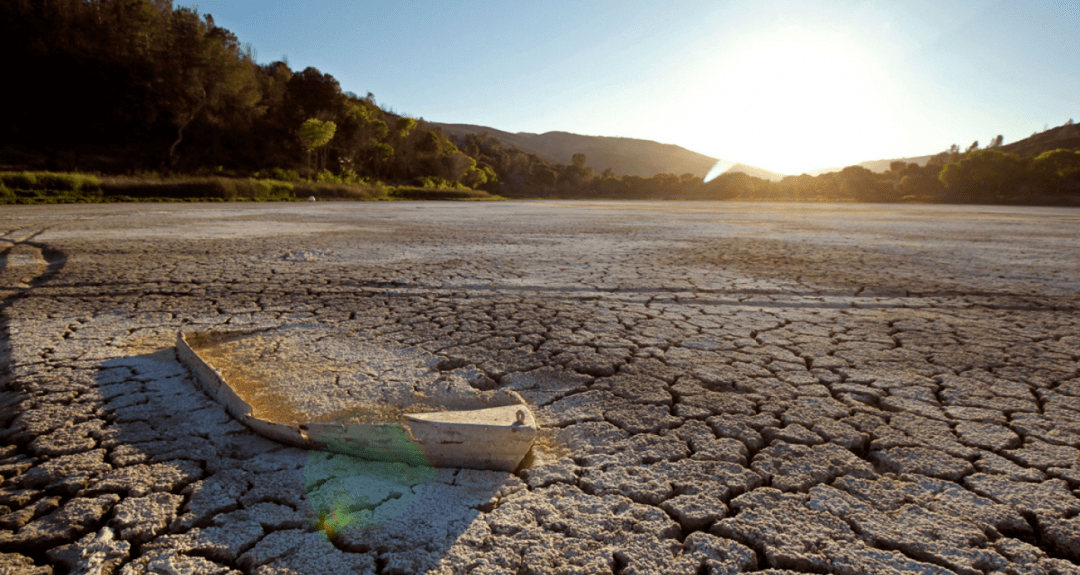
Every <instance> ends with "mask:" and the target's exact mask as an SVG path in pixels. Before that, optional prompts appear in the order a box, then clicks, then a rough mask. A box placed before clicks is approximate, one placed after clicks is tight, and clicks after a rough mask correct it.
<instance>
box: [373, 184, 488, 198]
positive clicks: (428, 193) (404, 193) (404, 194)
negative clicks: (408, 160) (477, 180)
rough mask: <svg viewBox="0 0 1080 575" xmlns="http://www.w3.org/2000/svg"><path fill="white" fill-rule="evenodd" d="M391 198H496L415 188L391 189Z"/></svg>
mask: <svg viewBox="0 0 1080 575" xmlns="http://www.w3.org/2000/svg"><path fill="white" fill-rule="evenodd" d="M390 197H392V198H397V199H401V200H485V199H494V198H495V196H492V195H491V194H489V193H487V192H484V191H480V190H469V189H464V190H440V189H431V188H417V187H414V186H396V187H393V188H390Z"/></svg>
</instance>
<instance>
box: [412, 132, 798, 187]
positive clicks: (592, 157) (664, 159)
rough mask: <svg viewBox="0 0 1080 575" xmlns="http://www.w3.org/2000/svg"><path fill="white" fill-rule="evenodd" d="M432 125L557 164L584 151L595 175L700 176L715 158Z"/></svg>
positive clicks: (616, 142) (760, 173)
mask: <svg viewBox="0 0 1080 575" xmlns="http://www.w3.org/2000/svg"><path fill="white" fill-rule="evenodd" d="M428 124H429V125H430V126H432V127H438V128H442V130H443V133H445V134H446V135H447V136H451V137H454V136H456V137H458V138H462V137H464V136H465V135H467V134H477V135H482V134H484V133H485V132H486V133H487V135H488V136H492V137H495V138H498V139H499V140H500V141H502V142H503V144H504V145H505V146H509V147H514V148H517V149H519V150H521V151H522V152H527V153H530V154H536V155H537V156H540V157H541V158H543V159H545V160H547V161H549V162H554V163H558V164H569V163H570V162H571V158H572V157H573V155H574V154H585V157H586V158H588V162H587V165H588V166H589V167H591V168H592V169H593V170H594V171H595V172H596V173H597V174H599V173H600V172H603V171H604V170H605V169H607V168H611V171H613V172H615V175H617V176H626V175H633V176H641V177H645V178H648V177H651V176H654V175H656V174H662V173H668V174H675V175H682V174H688V173H689V174H694V175H695V176H697V177H699V178H700V177H704V176H705V174H706V173H708V171H709V169H711V168H712V167H713V165H714V164H716V162H717V159H716V158H712V157H709V156H706V155H704V154H699V153H697V152H693V151H691V150H687V149H686V148H683V147H681V146H676V145H673V144H661V143H659V142H654V141H652V140H638V139H635V138H617V137H610V136H583V135H580V134H571V133H569V132H545V133H543V134H532V133H528V132H518V133H511V132H504V131H502V130H496V129H495V128H489V127H487V126H476V125H473V124H441V123H438V122H428ZM728 171H734V172H745V173H746V174H749V175H751V176H755V177H758V178H762V179H771V180H779V179H781V178H783V175H781V174H777V173H775V172H770V171H768V170H764V169H761V168H756V167H754V166H748V165H745V164H735V165H734V166H732V168H731V169H730V170H728Z"/></svg>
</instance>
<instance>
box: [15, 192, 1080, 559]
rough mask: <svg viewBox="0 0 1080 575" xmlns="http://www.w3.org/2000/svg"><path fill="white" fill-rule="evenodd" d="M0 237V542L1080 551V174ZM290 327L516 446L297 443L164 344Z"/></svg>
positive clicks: (474, 553)
mask: <svg viewBox="0 0 1080 575" xmlns="http://www.w3.org/2000/svg"><path fill="white" fill-rule="evenodd" d="M0 266H2V267H0V573H4V574H7V573H20V574H21V573H27V574H42V575H44V574H54V575H63V574H65V573H71V574H74V573H79V574H91V573H93V574H99V575H109V574H123V575H136V574H143V573H162V574H166V573H167V574H176V573H184V574H192V575H204V574H206V575H208V574H223V573H230V574H231V573H245V574H248V573H250V574H259V575H283V574H290V573H295V574H318V575H332V574H337V573H342V574H344V573H350V574H352V573H361V574H363V573H384V574H402V573H406V574H408V573H432V574H458V573H461V574H465V573H470V574H477V575H480V574H494V573H521V574H538V575H540V574H543V575H547V574H552V575H554V574H564V573H565V574H570V573H616V574H622V573H625V574H631V573H650V574H651V573H672V574H684V573H685V574H688V575H696V574H699V573H717V574H718V573H741V572H760V573H772V574H779V573H835V574H845V575H846V574H858V573H866V574H878V573H886V574H888V573H922V574H948V573H958V574H965V575H968V574H970V575H976V574H990V573H995V574H1017V575H1019V574H1066V573H1080V567H1078V565H1080V310H1078V307H1080V211H1078V210H1075V209H1057V208H1007V207H976V206H907V205H905V206H874V205H828V204H822V205H797V204H751V203H689V202H688V203H648V202H641V203H633V202H631V203H620V202H573V203H567V202H524V201H521V202H503V203H484V204H456V203H453V204H451V203H434V202H432V203H408V202H395V203H387V204H378V203H311V204H308V203H303V204H273V205H245V204H216V205H147V204H142V205H90V206H8V207H5V208H4V209H3V211H0ZM297 326H302V328H303V329H311V330H315V331H317V332H319V333H322V334H330V335H327V336H325V341H324V343H320V344H319V345H320V346H321V347H319V349H320V350H322V351H321V352H320V353H324V355H325V356H326V357H330V358H331V359H333V358H334V357H335V356H334V355H333V354H334V353H336V352H334V349H336V348H335V347H334V346H335V345H338V343H340V342H341V341H342V340H343V339H342V338H352V340H353V341H354V343H355V345H356V346H360V347H358V348H355V349H365V348H364V346H369V348H370V349H374V350H397V351H395V352H394V353H403V354H412V355H409V357H413V358H415V357H421V358H423V362H421V363H422V369H420V372H422V373H419V372H418V374H413V375H410V372H409V371H408V369H403V368H401V365H399V364H398V363H395V362H394V361H392V360H393V357H392V356H387V355H386V354H385V353H382V355H380V353H381V352H379V353H373V354H372V355H371V356H370V357H369V356H364V354H360V355H361V357H360V358H359V359H355V360H354V359H353V356H349V358H346V359H347V361H345V360H343V361H344V364H342V362H338V363H335V364H334V365H333V366H329V367H328V366H318V369H315V368H313V369H312V373H311V378H309V379H310V380H311V381H315V379H317V378H324V379H325V378H327V377H330V376H329V375H327V374H331V375H332V376H333V378H338V377H344V378H357V377H368V378H369V379H370V380H371V381H381V380H383V379H386V378H391V376H392V377H393V378H398V379H402V378H404V379H402V381H405V383H406V384H408V386H411V387H412V389H414V390H420V389H427V388H425V387H424V386H428V387H430V386H436V385H440V384H445V385H448V386H449V385H452V386H456V389H457V391H458V392H460V393H464V394H466V395H468V394H469V393H476V394H513V396H514V397H520V398H521V400H523V401H524V402H525V403H527V404H528V406H529V408H530V410H531V413H532V414H534V415H535V420H536V423H537V424H538V426H539V428H540V431H539V434H538V435H537V438H536V442H535V444H534V446H533V448H532V450H531V452H530V453H529V454H528V456H527V457H526V459H525V461H524V462H523V463H522V464H521V465H520V466H519V467H517V468H516V469H515V470H514V471H512V472H510V471H491V470H480V469H468V468H455V467H447V466H433V465H430V464H427V463H425V462H424V461H423V459H422V458H419V459H410V458H399V459H394V458H382V459H379V458H370V457H358V456H356V454H351V453H348V452H342V451H341V450H337V451H335V450H333V449H319V448H315V449H303V448H298V447H296V446H293V445H289V444H288V443H280V442H277V441H274V440H271V439H268V438H266V437H264V436H263V435H260V434H258V433H256V432H254V431H252V430H251V429H250V428H249V427H247V426H245V425H244V424H242V423H241V422H240V421H239V420H238V419H236V418H235V417H233V416H232V415H230V413H229V412H228V411H226V409H225V407H223V405H222V403H220V402H219V401H217V400H215V399H214V398H212V397H211V396H209V395H208V394H207V393H205V392H204V391H203V390H202V389H201V388H200V387H199V386H198V385H197V384H196V379H195V377H194V376H193V373H192V372H191V371H189V369H188V367H187V366H186V365H185V364H183V363H181V361H179V359H180V358H178V356H177V351H176V335H177V333H178V332H181V331H183V332H190V333H268V332H272V331H273V330H290V329H299V328H298V327H297ZM333 334H346V335H341V336H340V337H338V336H336V335H333ZM356 342H359V343H356ZM267 345H269V344H267ZM267 349H269V348H267ZM267 349H264V350H263V351H261V352H260V353H267ZM402 350H405V351H402ZM289 351H291V348H290V349H284V350H283V349H278V350H276V351H275V353H279V354H280V353H285V352H289ZM258 357H263V356H262V355H260V356H258ZM258 357H255V356H253V358H252V362H257V361H258ZM388 357H389V360H388V359H387V358H388ZM309 359H310V358H309ZM350 363H352V364H355V371H352V370H351V368H350V366H349V365H348V364H350ZM418 365H419V364H418ZM331 367H333V369H331ZM417 369H419V368H417ZM395 370H396V371H395ZM395 374H396V375H395ZM380 378H382V379H380ZM410 378H411V379H410ZM296 380H297V385H305V383H304V382H305V378H303V377H298V378H296ZM336 381H338V380H336V379H335V380H333V381H330V380H327V381H324V382H323V383H321V384H320V385H326V386H329V385H331V384H332V383H334V382H336ZM328 382H329V383H328ZM335 385H336V384H335ZM327 389H330V388H329V387H328V388H327ZM350 389H352V390H353V393H358V394H359V395H360V396H363V391H362V390H363V389H365V388H364V387H363V386H359V387H355V386H354V387H352V388H350ZM358 390H359V391H358ZM312 401H313V402H315V403H313V405H315V404H318V401H319V398H317V397H314V396H312ZM372 409H373V410H374V411H378V406H376V407H373V408H372ZM387 409H389V408H387ZM395 409H399V410H402V411H408V405H405V406H404V407H403V406H401V405H399V406H397V407H396V408H395ZM391 411H393V410H391ZM286 415H288V414H286ZM406 435H407V434H406ZM401 439H402V441H403V444H407V443H408V440H409V438H408V437H404V436H403V437H402V438H401ZM316 447H317V446H316ZM361 455H362V454H361Z"/></svg>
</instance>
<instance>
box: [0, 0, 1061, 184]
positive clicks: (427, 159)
mask: <svg viewBox="0 0 1080 575" xmlns="http://www.w3.org/2000/svg"><path fill="white" fill-rule="evenodd" d="M0 49H2V50H3V54H4V55H5V63H6V64H7V68H6V70H5V72H6V74H5V78H7V79H8V80H9V82H8V84H9V86H7V87H6V89H5V93H4V95H5V99H6V101H7V109H8V111H9V113H6V114H4V117H3V119H2V120H0V170H7V171H6V172H3V174H2V176H0V180H2V182H3V183H2V185H0V203H42V202H74V201H135V200H160V199H172V200H193V199H197V200H284V199H297V198H300V199H303V198H306V197H307V196H309V195H314V196H317V197H324V198H342V199H345V198H349V199H398V198H454V199H483V198H489V197H491V196H489V195H488V194H487V193H485V192H491V193H493V194H499V195H502V196H512V197H567V198H620V199H638V198H642V199H644V198H654V199H720V200H794V201H874V202H882V201H883V202H896V201H922V202H978V203H1046V204H1069V203H1073V204H1076V203H1080V200H1078V199H1077V196H1078V195H1080V189H1078V186H1080V184H1078V181H1080V168H1078V165H1080V161H1078V159H1077V158H1078V156H1077V154H1076V152H1075V151H1074V150H1077V149H1080V133H1077V132H1076V131H1075V130H1074V128H1075V126H1071V125H1069V126H1063V127H1062V128H1058V129H1055V130H1061V129H1063V128H1068V130H1066V132H1067V133H1066V134H1065V135H1061V134H1049V135H1047V134H1048V133H1044V134H1039V135H1037V136H1038V138H1036V137H1035V136H1033V138H1030V139H1029V140H1031V142H1029V144H1030V145H1025V146H1026V147H1025V146H1017V144H1019V142H1018V143H1015V144H1010V145H1008V146H1001V145H1000V144H1001V142H1000V140H998V141H996V142H995V144H994V145H992V146H990V147H989V148H988V149H986V150H979V149H978V147H977V146H975V147H973V148H970V149H969V150H967V151H966V152H964V153H961V152H960V151H959V150H958V149H956V147H955V146H954V149H953V150H950V151H948V152H945V153H943V154H939V155H938V156H935V158H933V159H932V161H931V162H930V163H928V164H927V165H925V166H919V165H916V164H903V163H900V164H899V165H893V166H892V167H891V168H890V170H889V171H888V172H886V173H874V172H871V171H869V170H867V169H865V168H861V167H858V166H852V167H848V168H844V169H843V170H841V171H839V172H835V173H830V174H822V175H819V176H808V175H803V176H793V177H788V178H785V179H783V180H782V181H779V182H772V181H767V180H763V179H759V178H755V177H752V176H748V175H746V174H742V173H730V174H725V175H722V176H721V177H720V178H717V179H716V180H714V181H713V182H710V183H708V184H704V183H702V181H701V178H700V175H701V174H700V173H695V172H699V170H695V171H694V172H690V171H688V172H687V173H683V174H682V175H675V174H671V173H659V174H656V175H652V176H650V177H643V176H638V175H628V174H623V175H618V174H616V172H615V171H614V170H612V169H611V168H610V167H608V166H604V169H603V170H602V171H600V172H599V173H597V172H596V171H594V169H593V168H592V167H591V166H590V165H589V160H588V157H587V156H586V155H585V154H584V153H582V151H590V152H592V151H596V150H600V149H601V148H583V149H581V150H578V151H577V153H573V154H570V155H569V158H568V161H569V163H560V162H559V161H551V159H550V158H544V157H541V156H540V155H538V154H536V153H533V152H530V151H523V150H520V149H517V148H515V147H513V146H508V145H507V144H506V143H505V142H503V141H500V140H499V139H498V138H496V137H493V136H490V135H487V134H483V133H480V134H477V133H468V134H461V133H458V134H454V135H452V136H447V134H445V133H444V132H443V130H442V129H440V128H439V127H438V126H434V125H431V124H429V123H427V122H425V121H424V120H423V119H422V118H410V117H407V116H404V115H401V114H397V113H395V112H394V111H393V110H390V109H387V108H384V107H382V106H380V105H378V104H377V103H376V101H375V97H374V96H373V95H372V94H370V93H368V94H367V95H366V96H363V97H361V96H358V95H356V94H354V93H351V92H343V91H342V90H341V87H340V85H339V84H338V82H337V80H336V79H334V78H333V77H332V76H330V75H329V74H324V73H322V72H320V71H319V70H317V69H315V68H311V67H309V68H306V69H304V70H302V71H294V70H292V69H290V67H289V64H288V62H287V61H286V60H285V59H284V58H283V59H282V60H281V61H276V62H272V63H269V64H258V63H256V59H255V51H254V49H253V48H252V47H251V46H250V45H243V44H241V43H240V41H239V40H238V39H237V38H236V36H235V35H233V34H232V33H231V32H229V31H228V30H226V29H224V28H221V27H219V26H217V25H216V24H215V23H214V20H213V18H212V17H211V16H210V15H208V14H207V15H200V14H199V13H198V11H197V10H194V9H190V8H184V7H180V8H176V7H174V6H173V5H172V2H171V1H170V0H50V1H49V2H41V1H38V0H8V1H5V2H2V3H0ZM1055 130H1051V131H1050V132H1055ZM567 136H572V135H569V134H565V135H559V138H561V140H560V143H561V145H563V148H567V146H570V145H573V144H574V142H575V141H576V140H574V139H573V138H569V139H567ZM1059 136H1060V137H1059ZM553 137H554V136H553ZM1036 139H1038V141H1036ZM610 140H611V141H606V140H605V142H604V147H603V148H602V149H603V154H604V155H605V156H603V157H606V156H607V155H612V154H614V155H617V154H618V153H619V149H618V145H620V143H619V142H618V141H617V140H619V139H614V138H613V139H610ZM631 142H637V143H636V144H634V145H639V144H640V141H631ZM623 143H624V144H625V142H623ZM627 145H629V144H627ZM1056 148H1061V149H1060V150H1057V149H1056ZM569 151H570V150H569V148H567V149H565V150H563V152H565V153H567V154H568V153H569ZM675 151H676V152H677V151H678V150H675ZM597 153H600V152H597ZM561 154H562V152H561ZM1013 154H1015V155H1013ZM613 157H614V156H613ZM560 159H561V156H560ZM685 160H686V161H688V162H691V164H687V165H694V166H696V165H697V164H694V163H693V162H698V163H700V158H697V157H689V156H688V157H687V158H685ZM563 161H567V160H565V159H564V160H563ZM679 165H682V164H679ZM621 168H622V166H620V169H621ZM24 170H28V171H24ZM139 174H142V175H139Z"/></svg>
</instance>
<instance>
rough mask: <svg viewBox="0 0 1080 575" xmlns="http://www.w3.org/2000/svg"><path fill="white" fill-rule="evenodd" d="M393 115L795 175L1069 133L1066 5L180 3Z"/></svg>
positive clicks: (1074, 20) (261, 57)
mask: <svg viewBox="0 0 1080 575" xmlns="http://www.w3.org/2000/svg"><path fill="white" fill-rule="evenodd" d="M177 4H178V5H185V6H192V7H197V8H198V9H199V10H200V12H202V13H209V14H211V15H213V17H214V19H215V21H216V22H217V23H218V24H219V25H221V26H224V27H225V28H228V29H229V30H231V31H232V32H234V33H235V34H236V35H237V36H238V38H239V39H240V41H241V42H244V43H250V44H251V45H252V46H253V47H254V48H255V49H256V50H257V52H258V58H257V59H258V61H259V62H260V63H268V62H272V61H275V60H279V59H282V58H283V57H287V58H288V61H289V63H290V66H292V67H293V68H294V69H303V68H306V67H308V66H314V67H316V68H318V69H319V70H320V71H322V72H326V73H330V74H332V75H333V76H334V77H335V78H337V79H338V81H339V82H340V83H341V86H342V89H344V90H348V91H352V92H356V93H358V94H360V95H364V94H366V93H368V92H372V93H374V95H375V97H376V99H377V101H378V102H379V103H380V104H381V105H384V106H386V107H388V108H391V109H393V110H394V111H396V112H398V113H401V114H406V115H410V116H413V117H422V118H424V119H427V120H430V121H436V122H444V123H456V124H478V125H484V126H490V127H493V128H496V129H499V130H504V131H507V132H532V133H543V132H548V131H565V132H571V133H576V134H583V135H595V136H616V137H630V138H639V139H646V140H654V141H657V142H661V143H667V144H676V145H679V146H682V147H684V148H687V149H689V150H693V151H695V152H699V153H701V154H705V155H708V156H712V157H716V158H721V159H724V160H729V161H733V162H740V163H744V164H749V165H753V166H758V167H761V168H765V169H768V170H773V171H776V172H781V173H789V174H799V173H802V172H807V171H813V170H818V169H822V168H829V167H838V166H846V165H851V164H855V163H859V162H864V161H870V160H878V159H885V158H898V157H909V156H919V155H925V154H931V153H935V152H938V151H941V150H944V149H945V148H947V147H948V146H949V145H951V144H959V145H960V146H961V147H967V146H968V145H969V144H970V143H971V142H972V141H974V140H978V141H979V142H980V143H981V144H983V145H985V144H986V143H988V142H989V141H990V139H991V138H992V137H994V136H995V135H997V134H1002V135H1003V136H1004V138H1005V142H1006V143H1008V142H1012V141H1016V140H1019V139H1022V138H1025V137H1028V136H1029V135H1031V133H1033V132H1037V131H1041V130H1043V128H1044V127H1052V126H1058V125H1061V124H1063V123H1064V122H1065V121H1067V120H1068V119H1070V118H1071V117H1073V116H1075V115H1078V113H1077V110H1076V109H1075V106H1076V103H1077V102H1080V76H1078V75H1076V74H1075V73H1074V71H1075V70H1077V69H1080V55H1077V54H1076V53H1074V51H1072V50H1070V49H1069V48H1068V46H1069V45H1075V44H1076V40H1077V39H1078V34H1077V30H1078V29H1080V5H1078V4H1077V3H1075V2H1049V1H1048V2H1037V3H1031V4H1027V3H1025V4H1014V3H1011V2H996V3H983V2H975V1H965V2H946V3H939V2H929V1H924V0H919V1H916V2H905V3H902V4H896V3H887V2H883V1H880V0H862V1H848V2H828V3H825V2H797V3H796V2H779V1H773V2H719V3H713V2H675V3H673V4H667V5H665V6H664V7H660V6H659V5H655V4H652V3H645V2H614V1H609V0H604V1H600V2H594V3H589V4H588V5H580V4H576V3H571V2H568V1H566V0H557V1H553V2H547V3H543V4H539V5H519V4H513V5H511V4H505V3H498V2H491V1H487V2H476V3H472V4H470V5H469V6H467V7H456V6H455V7H452V8H451V7H447V6H445V5H443V4H441V3H436V2H418V3H409V4H402V3H397V2H386V1H376V2H370V3H363V4H357V3H350V2H342V1H340V0H318V1H313V2H309V3H303V4H295V3H292V2H283V1H280V0H273V1H270V2H265V3H260V4H258V5H255V4H252V3H241V2H233V1H228V0H212V1H201V2H178V3H177Z"/></svg>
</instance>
